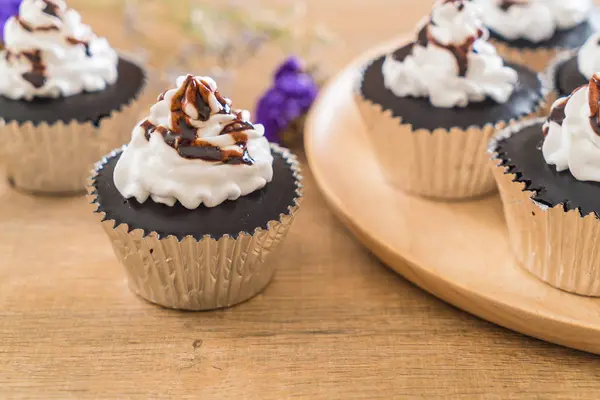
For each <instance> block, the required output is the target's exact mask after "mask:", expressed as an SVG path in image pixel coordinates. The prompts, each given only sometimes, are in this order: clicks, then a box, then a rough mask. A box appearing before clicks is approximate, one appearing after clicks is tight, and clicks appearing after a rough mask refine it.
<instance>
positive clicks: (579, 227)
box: [490, 75, 600, 296]
mask: <svg viewBox="0 0 600 400" xmlns="http://www.w3.org/2000/svg"><path fill="white" fill-rule="evenodd" d="M599 109H600V76H598V75H595V76H593V77H592V79H591V80H590V82H589V85H585V86H582V87H580V88H579V89H576V90H575V91H574V92H573V94H572V95H570V96H568V97H564V98H561V99H559V100H557V101H556V102H555V103H554V105H553V106H552V110H551V113H550V116H549V117H548V119H547V120H544V119H537V120H532V121H529V122H527V123H523V124H519V125H515V126H513V127H511V128H508V129H506V130H505V131H503V132H500V133H499V134H498V137H497V138H495V139H493V140H492V141H491V144H490V152H491V154H492V160H493V164H494V175H495V177H496V180H497V182H498V186H499V188H500V193H501V195H502V200H503V202H504V210H505V213H506V220H507V223H508V229H509V235H510V242H511V245H512V248H513V251H514V253H515V255H516V257H517V259H518V261H519V262H520V264H521V265H522V266H523V267H524V268H526V269H527V270H529V271H531V272H532V273H533V274H534V275H536V276H537V277H539V278H540V279H542V280H544V281H546V282H548V283H549V284H551V285H552V286H555V287H557V288H560V289H563V290H566V291H569V292H573V293H578V294H582V295H588V296H600V251H598V237H599V236H600V220H599V218H600V183H599V182H600V112H599Z"/></svg>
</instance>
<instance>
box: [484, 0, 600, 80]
mask: <svg viewBox="0 0 600 400" xmlns="http://www.w3.org/2000/svg"><path fill="white" fill-rule="evenodd" d="M473 1H474V2H475V3H476V4H477V5H479V6H480V8H481V13H482V18H483V22H484V23H485V25H486V27H487V28H488V29H489V31H490V41H491V42H492V43H493V44H494V45H495V46H496V49H497V50H498V53H499V54H500V55H501V56H502V57H503V58H505V59H506V60H510V61H513V62H516V63H520V64H523V65H527V66H529V67H530V68H532V69H534V70H535V71H538V72H541V71H543V70H544V69H545V68H546V67H547V66H548V63H550V61H551V60H552V59H553V58H554V57H555V56H556V54H557V53H559V52H561V51H563V50H565V49H570V50H573V49H578V48H579V47H581V46H582V45H583V44H584V43H585V41H586V39H587V38H588V37H590V36H591V35H592V34H594V33H595V32H596V31H598V30H600V14H599V13H598V10H597V9H596V7H595V6H594V4H593V1H592V0H473Z"/></svg>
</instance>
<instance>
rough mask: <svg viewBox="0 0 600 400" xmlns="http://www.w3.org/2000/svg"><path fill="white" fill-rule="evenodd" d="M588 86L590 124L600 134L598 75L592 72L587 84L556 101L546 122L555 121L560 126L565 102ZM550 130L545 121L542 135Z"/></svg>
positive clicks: (599, 79) (563, 117)
mask: <svg viewBox="0 0 600 400" xmlns="http://www.w3.org/2000/svg"><path fill="white" fill-rule="evenodd" d="M585 87H588V88H589V89H588V105H589V107H590V126H591V128H592V129H593V130H594V132H596V134H597V135H599V136H600V75H599V74H594V76H593V77H592V79H590V83H589V84H588V85H583V86H580V87H578V88H577V89H575V90H574V91H573V93H571V94H570V95H569V96H567V97H564V98H562V99H560V100H559V101H557V102H556V103H555V104H554V105H553V106H552V109H551V110H550V115H549V117H548V120H547V122H555V123H557V124H558V125H560V126H562V124H563V122H564V120H565V118H566V113H565V109H566V108H567V104H569V101H570V100H571V98H572V97H573V95H574V94H575V93H577V92H578V91H579V90H581V89H583V88H585ZM549 131H550V127H549V125H548V124H547V123H546V124H545V125H544V128H543V135H544V137H545V136H547V135H548V132H549Z"/></svg>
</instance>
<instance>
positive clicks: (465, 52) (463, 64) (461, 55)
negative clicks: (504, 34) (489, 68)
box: [416, 0, 485, 77]
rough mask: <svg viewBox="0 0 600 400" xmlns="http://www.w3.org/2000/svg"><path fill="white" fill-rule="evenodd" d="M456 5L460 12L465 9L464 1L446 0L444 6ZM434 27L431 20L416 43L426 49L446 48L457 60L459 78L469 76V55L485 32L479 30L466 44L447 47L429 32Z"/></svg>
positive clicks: (420, 33) (421, 31) (420, 32)
mask: <svg viewBox="0 0 600 400" xmlns="http://www.w3.org/2000/svg"><path fill="white" fill-rule="evenodd" d="M448 3H452V4H456V5H457V8H458V10H459V11H462V9H463V8H464V7H465V3H464V0H445V1H444V3H442V4H448ZM430 25H434V22H433V21H432V20H431V19H430V20H429V23H428V24H426V25H425V26H424V27H423V29H421V30H420V31H419V34H418V36H417V40H416V43H417V44H418V45H419V46H422V47H426V46H427V45H428V44H432V45H434V46H438V47H441V48H444V49H446V50H448V51H449V52H451V53H452V55H453V56H454V58H455V59H456V63H457V65H458V76H461V77H465V76H467V71H468V70H469V53H470V52H472V51H473V44H474V43H475V41H477V39H480V38H481V37H483V36H484V35H485V31H484V30H483V29H479V31H478V32H477V35H476V36H471V37H469V38H467V39H466V40H465V42H464V43H462V44H459V45H451V44H449V45H445V44H442V43H440V42H438V41H437V40H436V39H435V37H433V35H432V34H431V33H430V32H429V26H430Z"/></svg>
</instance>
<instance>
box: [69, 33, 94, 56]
mask: <svg viewBox="0 0 600 400" xmlns="http://www.w3.org/2000/svg"><path fill="white" fill-rule="evenodd" d="M67 42H69V43H70V44H72V45H74V46H77V45H83V46H84V48H85V55H86V56H88V57H91V56H92V52H91V51H90V42H89V41H87V40H80V39H76V38H73V37H68V38H67Z"/></svg>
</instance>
